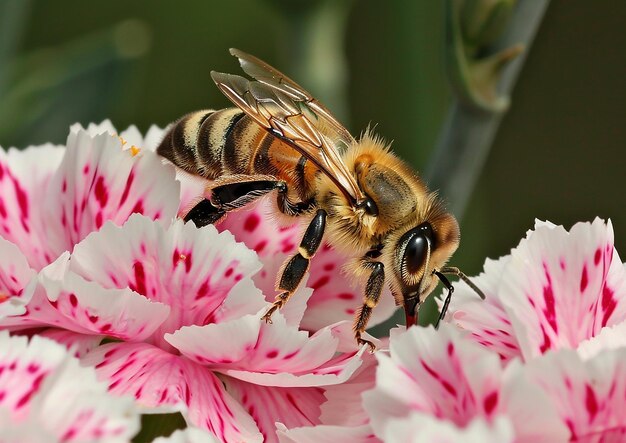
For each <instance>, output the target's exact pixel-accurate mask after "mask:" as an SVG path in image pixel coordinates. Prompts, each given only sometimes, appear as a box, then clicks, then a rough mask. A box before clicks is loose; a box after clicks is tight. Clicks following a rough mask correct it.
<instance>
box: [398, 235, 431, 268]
mask: <svg viewBox="0 0 626 443" xmlns="http://www.w3.org/2000/svg"><path fill="white" fill-rule="evenodd" d="M405 236H406V237H408V239H407V240H405V241H406V246H405V248H404V257H403V262H404V266H405V269H406V271H407V272H408V273H410V274H416V273H417V272H418V271H419V270H420V269H421V268H422V267H423V266H424V264H425V262H426V258H427V256H428V253H429V249H430V250H432V248H433V247H434V244H433V231H432V228H431V226H430V224H428V223H423V224H421V225H419V226H418V227H417V228H414V229H411V230H410V231H409V232H407V233H406V234H405Z"/></svg>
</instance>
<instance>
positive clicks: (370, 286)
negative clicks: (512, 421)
mask: <svg viewBox="0 0 626 443" xmlns="http://www.w3.org/2000/svg"><path fill="white" fill-rule="evenodd" d="M364 266H365V267H367V268H368V269H371V270H372V272H371V274H370V276H369V278H368V279H367V284H366V285H365V296H364V297H363V305H362V306H361V308H360V309H359V311H358V312H357V314H356V317H355V320H354V327H353V329H354V338H355V339H356V341H357V343H358V344H359V345H368V346H369V348H370V352H374V351H375V350H376V346H375V345H374V343H372V342H371V341H369V340H365V339H363V338H361V334H363V332H365V328H366V327H367V323H368V322H369V319H370V317H371V316H372V310H373V309H374V308H375V307H376V305H377V304H378V301H379V300H380V294H381V293H382V291H383V284H384V283H385V267H384V265H383V264H382V263H380V262H371V261H366V262H365V263H364Z"/></svg>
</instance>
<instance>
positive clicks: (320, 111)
mask: <svg viewBox="0 0 626 443" xmlns="http://www.w3.org/2000/svg"><path fill="white" fill-rule="evenodd" d="M230 52H231V54H232V55H233V56H235V57H237V58H238V59H239V63H240V64H241V67H242V69H243V71H244V72H245V73H247V74H248V75H249V76H250V77H252V79H253V80H248V79H246V78H244V77H241V76H238V75H231V74H224V73H219V72H211V77H212V78H213V80H214V81H215V83H216V85H217V87H218V88H219V89H220V90H221V91H222V92H223V93H224V94H225V95H226V97H228V98H229V99H230V100H231V101H232V102H233V103H234V104H235V105H236V106H237V107H236V108H228V109H222V110H217V111H214V110H204V111H197V112H192V113H190V114H188V115H186V116H184V117H182V118H181V119H179V120H178V121H176V122H175V123H173V124H172V125H171V128H170V129H169V131H168V132H167V133H166V135H165V137H164V139H163V141H162V142H161V144H160V145H159V147H158V148H157V152H158V153H159V154H160V155H161V156H163V157H165V158H167V159H168V160H169V161H171V162H172V163H174V164H175V165H176V166H178V167H180V168H182V169H183V170H185V171H187V172H189V173H192V174H195V175H199V176H202V177H204V178H206V179H207V180H210V182H209V185H208V188H209V189H210V198H209V199H203V200H201V201H200V202H199V203H197V204H196V205H195V206H193V207H192V208H191V209H190V210H189V212H188V213H187V214H186V216H185V217H184V218H185V221H190V220H191V221H193V222H194V223H195V224H196V225H197V226H204V225H207V224H210V223H216V222H218V221H219V220H220V219H222V218H223V217H224V216H225V215H226V214H227V213H228V212H230V211H234V210H237V209H239V208H241V207H243V206H245V205H247V204H249V203H251V202H253V201H255V200H257V199H259V198H260V197H262V196H265V195H267V194H269V193H275V194H276V206H277V210H278V211H279V212H280V213H282V214H285V215H286V216H289V217H305V218H306V219H307V221H308V227H307V228H306V230H305V232H304V235H303V237H302V241H301V243H300V246H299V247H298V252H297V253H295V254H294V255H293V256H292V257H290V258H289V259H288V260H286V262H285V264H284V265H283V267H282V268H281V271H280V273H279V276H278V277H277V284H276V288H277V291H278V295H277V296H276V299H275V301H274V304H273V305H272V307H271V308H270V309H269V310H268V311H267V313H266V314H265V315H264V316H263V317H262V318H263V319H264V320H265V321H267V322H270V323H271V316H272V313H273V312H274V311H276V310H277V309H279V308H281V307H282V306H283V305H284V304H285V303H286V302H287V301H288V300H289V297H291V295H292V294H293V293H294V292H295V291H296V289H297V288H298V286H299V285H300V283H301V282H302V279H303V277H304V275H305V274H306V272H307V270H308V268H309V263H310V260H311V259H312V258H313V256H314V255H315V252H316V251H317V249H318V248H319V246H320V244H321V242H322V239H326V241H327V242H329V243H330V244H331V245H333V246H334V247H335V248H336V249H339V250H340V251H343V252H344V253H346V255H347V256H348V257H350V258H349V259H348V263H347V269H348V270H349V271H351V272H354V273H355V274H356V275H357V276H358V277H360V278H363V280H364V281H365V287H364V298H363V304H362V306H361V307H360V309H359V310H358V311H357V312H356V315H355V321H354V328H353V329H354V334H355V338H356V340H357V342H358V343H359V345H363V344H367V345H368V346H369V347H370V350H372V351H373V350H374V349H375V347H374V344H373V343H372V342H370V341H369V340H366V339H364V338H362V334H363V332H364V331H365V329H366V326H367V322H368V320H369V318H370V316H371V313H372V310H373V309H374V308H375V307H376V305H377V304H378V301H379V299H380V295H381V292H382V289H383V287H384V285H385V284H388V285H389V287H390V289H391V292H392V294H393V296H394V298H395V301H396V304H397V305H402V306H403V307H404V311H405V315H406V322H407V325H408V326H410V325H412V324H415V323H416V322H417V315H418V311H419V307H420V305H421V303H422V302H423V301H424V299H425V298H426V297H427V296H428V295H429V294H430V293H431V292H432V291H433V289H434V288H435V286H436V285H437V281H438V280H440V281H441V282H442V283H443V284H444V285H445V287H446V288H447V290H448V294H447V297H446V300H445V302H444V306H443V307H442V310H441V314H440V316H439V320H438V321H437V325H438V324H439V322H440V321H441V319H442V318H443V317H444V315H445V312H446V309H447V307H448V304H449V302H450V297H451V295H452V291H453V287H452V285H451V284H450V282H449V281H448V279H447V278H446V277H445V275H444V274H455V275H457V276H459V277H460V278H462V279H464V280H465V281H466V282H468V283H469V284H470V285H471V286H472V287H473V288H474V289H475V290H476V291H477V292H478V294H479V295H481V296H482V297H484V296H483V295H482V293H481V292H480V290H478V288H476V287H475V286H474V285H472V284H471V282H470V281H469V279H467V277H465V275H464V274H463V273H461V272H460V271H459V270H458V269H457V268H453V267H446V266H445V264H446V262H447V261H448V259H449V258H450V256H451V255H452V254H453V253H454V251H455V250H456V249H457V247H458V245H459V225H458V223H457V221H456V219H455V218H454V216H452V215H451V214H450V213H448V212H446V210H445V208H444V205H443V203H442V201H441V200H440V199H439V198H438V197H437V195H436V193H433V192H431V191H429V190H428V188H427V187H426V185H425V184H424V182H423V181H422V180H421V179H420V178H419V176H418V175H417V174H416V173H415V172H414V171H413V170H412V169H411V168H410V167H409V166H408V165H407V164H406V163H404V162H403V161H402V160H400V159H399V158H398V157H396V156H395V155H394V154H393V153H392V152H391V151H390V148H389V146H387V145H386V144H385V143H384V142H383V141H382V139H381V138H379V137H377V136H375V135H373V134H372V133H371V131H369V130H368V131H366V132H365V133H364V134H363V135H362V136H361V137H360V139H358V140H357V139H355V138H354V137H352V135H350V133H349V132H348V130H347V129H346V128H344V127H343V126H342V125H341V124H340V123H339V121H338V120H337V119H335V118H334V117H333V116H332V114H331V113H330V112H329V111H328V109H327V108H325V107H324V106H323V105H322V104H321V103H319V102H318V101H317V100H316V99H315V98H313V96H312V95H311V94H310V93H309V92H307V91H305V90H304V89H303V88H302V87H301V86H299V85H298V84H297V83H295V82H294V81H293V80H291V79H290V78H288V77H287V76H285V75H284V74H282V73H281V72H279V71H278V70H276V69H275V68H273V67H271V66H270V65H268V64H267V63H265V62H263V61H261V60H259V59H257V58H256V57H254V56H251V55H249V54H246V53H244V52H242V51H239V50H237V49H231V50H230Z"/></svg>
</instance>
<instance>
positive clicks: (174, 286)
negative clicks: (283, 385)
mask: <svg viewBox="0 0 626 443" xmlns="http://www.w3.org/2000/svg"><path fill="white" fill-rule="evenodd" d="M260 266H261V264H260V263H259V261H258V260H257V258H256V255H255V254H254V252H252V251H250V250H249V249H247V248H246V247H245V246H244V245H243V244H239V243H235V241H234V239H233V236H232V235H231V234H229V233H218V232H217V230H216V229H215V228H214V227H213V226H206V227H204V228H202V229H197V228H196V227H195V226H193V224H184V223H183V222H182V220H177V221H176V222H175V223H174V224H172V225H171V226H170V227H169V228H167V229H163V228H162V227H161V226H160V225H159V224H157V223H155V222H154V221H152V220H150V219H149V218H147V217H144V216H141V215H134V216H132V217H130V219H129V220H128V222H126V223H125V224H124V226H122V227H117V226H115V225H113V224H111V223H108V224H106V225H105V226H104V227H103V228H102V230H101V231H100V232H97V233H93V234H92V235H90V236H89V237H88V238H86V239H85V240H84V241H83V242H81V244H79V245H77V246H76V248H75V249H74V253H73V255H72V261H71V267H72V269H73V270H74V271H76V272H78V273H79V274H80V275H82V276H84V277H85V278H89V279H90V280H94V281H96V282H98V283H99V284H100V285H102V286H104V287H106V288H115V287H117V288H124V287H130V288H131V289H132V290H134V291H136V292H138V293H140V294H142V295H144V296H145V297H147V298H148V299H150V300H154V301H158V302H162V303H164V304H166V305H168V306H169V307H170V309H171V311H170V314H169V316H168V318H167V320H166V321H165V322H164V323H163V324H162V325H161V326H160V327H159V329H158V332H157V333H156V337H155V339H156V340H157V341H159V342H162V340H163V335H164V334H165V333H169V332H173V331H176V330H177V329H179V328H180V327H182V326H187V325H205V324H207V323H211V322H213V321H215V320H214V318H213V315H214V313H215V311H216V310H217V309H218V308H219V307H220V306H221V305H222V304H223V303H224V301H225V299H226V298H227V296H228V294H229V292H230V291H231V290H232V289H233V287H234V286H235V285H236V283H237V282H239V281H241V280H243V279H249V278H250V277H251V276H252V275H253V274H254V273H255V272H257V271H258V269H259V268H260ZM250 300H251V305H250V306H251V307H258V305H259V303H260V300H256V301H255V298H254V296H253V294H251V299H250ZM240 312H241V311H240ZM223 314H224V313H222V315H223Z"/></svg>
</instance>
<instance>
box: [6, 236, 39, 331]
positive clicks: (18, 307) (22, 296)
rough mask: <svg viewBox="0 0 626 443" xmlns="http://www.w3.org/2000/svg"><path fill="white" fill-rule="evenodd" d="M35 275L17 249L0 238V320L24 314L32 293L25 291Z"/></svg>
mask: <svg viewBox="0 0 626 443" xmlns="http://www.w3.org/2000/svg"><path fill="white" fill-rule="evenodd" d="M35 275H36V272H35V270H34V269H32V268H31V267H30V265H29V264H28V261H27V260H26V257H25V256H24V255H23V254H22V252H21V251H20V250H19V248H18V247H17V246H15V245H14V244H13V243H11V242H9V241H7V240H5V239H3V238H2V237H0V319H1V318H4V317H7V316H11V315H21V314H23V313H24V312H26V308H25V306H26V304H27V303H28V302H29V301H30V297H32V291H27V290H25V289H26V287H27V286H28V284H29V283H30V282H31V281H32V280H33V279H34V278H35Z"/></svg>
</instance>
